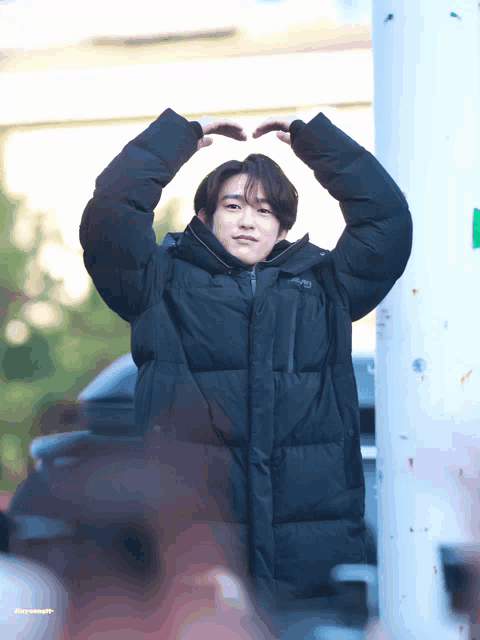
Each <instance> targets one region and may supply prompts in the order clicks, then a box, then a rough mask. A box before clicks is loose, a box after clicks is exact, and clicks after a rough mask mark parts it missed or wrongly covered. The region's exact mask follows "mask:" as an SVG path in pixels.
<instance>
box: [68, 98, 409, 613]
mask: <svg viewBox="0 0 480 640" xmlns="http://www.w3.org/2000/svg"><path fill="white" fill-rule="evenodd" d="M270 131H277V132H278V133H277V136H278V137H279V139H280V140H281V141H283V142H284V143H286V144H289V145H291V147H292V150H293V152H294V153H295V154H296V155H297V157H298V158H300V159H301V160H302V161H303V162H305V164H306V165H307V166H308V167H309V168H310V169H311V170H313V171H314V174H315V177H316V179H317V180H318V182H319V183H320V185H321V186H322V187H324V188H326V189H327V190H328V192H329V193H330V195H331V196H333V197H334V198H336V199H337V200H338V201H339V203H340V209H341V211H342V214H343V216H344V218H345V221H346V225H347V226H346V229H345V230H344V232H343V233H342V236H341V238H340V239H339V241H338V243H337V246H336V247H335V249H334V250H333V251H327V250H325V249H321V248H319V247H316V246H315V245H313V244H311V243H310V242H309V237H308V234H307V235H305V236H304V237H303V238H301V239H300V240H297V241H296V242H294V243H290V242H288V241H287V240H286V239H285V237H286V234H287V232H288V230H289V229H291V227H292V226H293V223H294V222H295V218H296V211H297V194H296V191H295V188H294V187H293V185H292V184H291V183H290V182H289V181H288V179H287V178H286V176H285V175H284V174H283V172H282V170H281V169H280V167H278V165H276V163H274V162H273V161H272V160H271V159H269V158H266V157H265V156H262V155H260V154H252V155H251V156H249V157H248V158H246V159H245V161H244V162H238V161H230V162H227V163H225V164H224V165H221V166H220V167H218V168H217V169H216V170H215V171H213V172H212V173H211V174H209V176H207V177H206V178H205V179H204V180H203V182H202V183H201V185H200V187H199V189H198V191H197V193H196V196H195V202H194V204H195V213H196V215H195V216H193V218H192V220H191V222H190V224H189V225H187V228H186V229H185V231H184V232H183V233H170V234H167V237H166V238H165V240H164V242H163V244H162V245H161V246H158V245H157V243H156V241H155V235H154V232H153V229H152V222H153V210H154V208H155V207H156V206H157V204H158V202H159V199H160V196H161V192H162V189H163V188H164V187H165V186H166V185H167V184H168V183H169V182H170V181H171V180H172V179H173V178H174V176H175V175H176V173H177V172H178V171H179V170H180V168H181V167H182V165H183V164H184V163H185V162H187V161H188V159H189V158H190V157H191V156H192V155H193V154H194V153H196V152H197V151H198V150H199V149H201V148H202V147H204V146H208V145H209V144H211V143H212V138H209V137H205V135H204V134H217V135H218V134H220V135H226V136H229V137H231V138H233V139H236V140H238V141H242V140H245V139H246V135H245V133H244V131H243V129H242V128H241V126H240V125H238V124H235V123H233V122H229V121H214V120H212V119H204V118H202V119H201V120H200V122H188V121H187V120H186V119H185V118H183V117H181V116H180V115H178V114H177V113H175V112H174V111H173V110H172V109H167V110H165V111H164V112H163V113H162V114H161V116H160V117H159V118H158V119H157V120H156V121H155V122H154V123H153V124H151V125H150V126H149V127H148V128H147V129H146V131H144V132H143V133H141V134H140V135H139V136H138V137H137V138H135V139H134V140H132V141H131V142H130V143H128V144H127V145H126V147H125V148H124V149H123V151H122V152H121V153H120V154H119V155H118V156H117V157H116V158H115V159H114V160H113V161H112V163H111V164H110V165H109V166H108V167H107V168H106V169H105V170H104V171H103V173H102V174H101V175H100V176H99V178H98V179H97V182H96V190H95V193H94V196H93V198H92V199H91V200H90V202H89V203H88V205H87V207H86V209H85V212H84V214H83V218H82V222H81V227H80V240H81V244H82V247H83V249H84V261H85V266H86V268H87V270H88V272H89V274H90V275H91V277H92V279H93V281H94V283H95V286H96V287H97V289H98V291H99V292H100V294H101V296H102V297H103V299H104V301H105V302H106V304H107V305H108V306H109V307H110V308H111V309H113V310H114V311H115V312H116V313H118V314H119V315H120V316H121V317H122V318H124V319H125V320H127V321H128V322H129V323H130V324H131V331H132V355H133V358H134V361H135V363H136V364H137V366H138V369H139V373H138V381H137V386H136V391H135V410H136V421H137V428H138V431H139V432H140V433H143V434H145V438H146V439H148V438H151V437H157V438H158V439H159V440H158V446H159V447H160V448H159V451H160V450H161V449H162V446H163V445H162V442H164V443H165V446H167V445H169V446H175V447H177V450H178V447H179V448H180V449H181V451H182V453H181V455H179V456H177V458H176V460H177V462H178V463H177V464H175V471H176V473H177V474H178V476H179V477H184V476H185V474H187V473H192V469H194V468H195V469H196V470H197V472H196V473H195V474H193V475H194V477H195V483H196V487H195V490H196V491H197V495H198V501H197V504H198V508H197V511H196V512H195V513H194V515H193V518H194V519H195V518H196V519H198V521H205V522H209V521H210V520H214V519H215V518H214V517H213V516H212V517H210V516H209V515H208V514H209V513H210V512H211V509H210V506H209V505H211V504H212V503H215V508H216V509H217V510H218V512H219V513H220V516H219V519H221V520H222V521H223V522H224V523H227V524H228V527H229V532H230V534H231V535H234V536H235V539H236V540H237V542H236V543H235V544H234V545H233V548H234V549H235V550H236V553H237V554H238V556H239V557H240V556H242V560H240V559H239V558H237V559H235V560H236V561H238V562H237V566H239V567H240V566H243V564H242V563H243V561H244V565H245V567H246V568H245V576H247V574H248V579H249V580H251V582H252V584H253V590H254V594H253V595H254V597H255V598H256V601H257V602H258V603H259V604H260V605H261V607H263V608H265V610H271V611H272V612H274V611H284V610H288V609H297V610H302V609H308V608H310V607H311V608H315V607H317V606H321V604H322V603H325V602H326V600H325V599H327V600H328V597H329V596H331V595H332V594H333V590H332V587H331V585H330V577H329V576H330V570H331V569H332V567H334V566H335V565H338V564H342V563H362V562H364V561H365V525H364V519H363V516H364V498H365V484H364V477H363V466H362V457H361V451H360V433H359V409H358V398H357V392H356V383H355V377H354V372H353V365H352V358H351V349H352V343H351V324H352V322H353V321H355V320H358V319H360V318H362V317H363V316H364V315H366V314H367V313H369V312H370V311H371V310H372V309H374V308H375V307H376V306H377V305H378V304H379V303H380V302H381V300H382V299H383V298H384V297H385V295H386V294H387V293H388V291H389V290H390V289H391V288H392V286H393V285H394V283H395V282H396V280H397V279H398V278H399V277H400V276H401V275H402V273H403V271H404V269H405V266H406V264H407V261H408V258H409V255H410V251H411V244H412V220H411V216H410V213H409V210H408V204H407V202H406V200H405V198H404V196H403V195H402V193H401V191H400V189H399V188H398V186H397V185H396V184H395V182H394V181H393V180H392V178H391V177H390V176H389V175H388V173H387V172H386V171H385V170H384V169H383V167H382V166H381V165H380V164H379V163H378V161H377V160H376V159H375V158H374V156H373V155H372V154H371V153H369V152H368V151H366V150H365V149H364V148H363V147H361V146H359V145H358V144H357V143H356V142H354V141H353V140H352V139H351V138H350V137H349V136H347V135H346V134H345V133H343V132H342V131H340V130H339V129H338V128H337V127H335V126H334V125H333V124H332V123H331V122H330V120H328V119H327V118H326V117H325V116H324V115H323V114H322V113H319V114H318V115H317V116H316V117H315V118H313V119H312V120H311V121H310V122H309V123H306V124H305V123H303V122H302V121H300V120H295V119H294V118H273V119H269V120H268V121H266V122H264V123H263V124H261V125H259V126H258V128H257V129H256V130H255V132H254V134H253V137H254V138H258V137H259V136H261V135H264V134H266V133H268V132H270ZM312 215H318V214H317V212H316V211H313V210H312ZM242 236H243V238H242ZM152 434H154V435H152ZM151 455H152V460H153V459H154V454H153V449H152V454H151ZM192 477H193V476H192ZM172 482H173V481H172V480H171V479H170V481H168V480H167V479H166V480H165V487H163V490H164V491H165V492H168V491H169V489H171V488H172V487H173V485H172ZM192 482H193V480H192ZM212 526H213V525H212ZM172 527H173V528H174V525H172ZM219 539H220V538H219ZM228 546H230V548H231V547H232V545H231V543H229V545H228ZM240 577H241V576H240Z"/></svg>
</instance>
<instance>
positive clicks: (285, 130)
mask: <svg viewBox="0 0 480 640" xmlns="http://www.w3.org/2000/svg"><path fill="white" fill-rule="evenodd" d="M294 120H298V116H279V117H273V118H267V119H266V120H265V121H264V122H262V124H259V125H258V127H257V128H256V129H255V131H254V132H253V134H252V136H253V137H254V138H259V137H260V136H263V135H265V134H266V133H270V131H277V138H278V139H279V140H281V141H282V142H285V144H288V145H289V146H292V145H291V140H290V133H289V130H290V125H291V124H292V122H293V121H294Z"/></svg>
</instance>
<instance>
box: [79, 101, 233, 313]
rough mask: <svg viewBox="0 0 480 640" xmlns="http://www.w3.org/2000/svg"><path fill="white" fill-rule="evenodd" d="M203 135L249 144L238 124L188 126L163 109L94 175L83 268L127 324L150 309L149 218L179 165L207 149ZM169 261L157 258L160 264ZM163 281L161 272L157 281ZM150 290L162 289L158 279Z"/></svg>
mask: <svg viewBox="0 0 480 640" xmlns="http://www.w3.org/2000/svg"><path fill="white" fill-rule="evenodd" d="M200 122H202V123H203V124H200ZM204 133H218V134H220V135H227V136H229V137H232V138H235V139H237V140H245V139H246V136H245V134H244V133H243V130H242V128H241V126H240V125H237V124H235V123H231V122H229V121H226V120H221V121H219V120H217V121H216V120H214V119H213V118H207V117H203V118H201V119H200V121H199V122H197V121H194V122H189V121H188V120H186V119H185V118H183V117H182V116H180V115H178V114H177V113H175V111H173V110H172V109H166V110H165V111H164V112H163V113H162V114H161V115H160V116H159V118H158V119H157V120H155V122H153V123H152V124H151V125H150V126H149V127H148V128H147V129H146V130H145V131H143V132H142V133H141V134H140V135H138V136H137V137H136V138H134V139H133V140H132V141H130V142H129V143H128V144H127V145H126V146H125V147H124V148H123V150H122V151H121V152H120V153H119V154H118V155H117V156H116V158H114V159H113V160H112V162H111V163H110V164H109V165H108V167H107V168H106V169H105V170H104V171H103V172H102V173H101V174H100V175H99V176H98V178H97V180H96V185H95V186H96V188H95V192H94V195H93V198H92V199H91V200H90V201H89V202H88V204H87V206H86V208H85V211H84V212H83V216H82V221H81V224H80V243H81V245H82V247H83V250H84V263H85V267H86V269H87V271H88V273H89V274H90V276H91V278H92V280H93V282H94V284H95V287H96V288H97V290H98V292H99V293H100V295H101V296H102V298H103V300H104V301H105V303H106V304H107V305H108V306H109V307H110V308H111V309H112V310H113V311H115V312H116V313H118V315H120V316H121V317H122V318H124V319H125V320H127V321H129V322H130V321H132V320H133V318H134V317H135V316H137V315H138V314H140V313H142V311H143V310H144V309H145V308H146V305H148V304H149V302H148V300H149V291H148V282H150V279H149V278H145V270H146V269H147V267H148V265H149V263H150V261H151V258H152V256H153V255H154V253H156V251H157V249H158V245H157V242H156V238H155V233H154V230H153V218H154V213H153V211H154V209H155V207H156V206H157V204H158V202H159V200H160V196H161V194H162V190H163V188H164V187H165V186H166V185H167V184H168V183H169V182H170V181H171V180H172V178H173V177H174V176H175V174H176V173H177V172H178V171H179V170H180V168H181V167H182V165H183V164H185V163H186V162H187V161H188V160H189V159H190V158H191V157H192V156H193V154H194V153H195V152H196V151H197V150H198V149H200V148H202V147H204V146H208V145H209V144H211V143H212V140H211V138H204V137H203V135H204ZM167 259H168V256H166V255H165V256H164V255H163V254H162V256H160V255H159V260H160V261H161V260H165V261H166V260H167ZM165 266H166V265H165ZM165 271H166V269H165ZM161 274H162V265H160V267H159V269H157V272H156V277H158V276H160V277H161ZM155 284H156V287H157V288H160V289H161V288H162V283H161V282H158V279H157V281H156V283H155Z"/></svg>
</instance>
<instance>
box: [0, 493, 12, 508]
mask: <svg viewBox="0 0 480 640" xmlns="http://www.w3.org/2000/svg"><path fill="white" fill-rule="evenodd" d="M12 495H13V494H12V493H11V492H10V491H0V511H6V510H7V509H8V507H9V506H10V501H11V499H12Z"/></svg>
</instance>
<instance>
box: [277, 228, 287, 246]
mask: <svg viewBox="0 0 480 640" xmlns="http://www.w3.org/2000/svg"><path fill="white" fill-rule="evenodd" d="M287 233H288V229H284V230H283V231H281V232H280V233H279V234H278V236H277V240H276V241H275V244H277V242H281V241H282V240H285V238H286V237H287Z"/></svg>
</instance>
